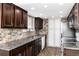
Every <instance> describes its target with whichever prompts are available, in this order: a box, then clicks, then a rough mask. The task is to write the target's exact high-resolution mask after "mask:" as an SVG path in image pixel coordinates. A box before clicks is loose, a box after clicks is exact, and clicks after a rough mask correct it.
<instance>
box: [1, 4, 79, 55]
mask: <svg viewBox="0 0 79 59" xmlns="http://www.w3.org/2000/svg"><path fill="white" fill-rule="evenodd" d="M32 6H33V7H32ZM42 6H44V7H42ZM54 6H56V7H54ZM35 7H36V8H37V11H38V12H37V11H36V10H35ZM51 7H53V8H51ZM62 7H63V10H64V13H63V12H62V11H60V10H61V9H62ZM78 7H79V4H78V3H66V4H57V3H54V4H40V3H39V4H18V3H0V56H43V55H44V56H75V55H79V51H78V50H79V49H78V47H79V44H78V43H79V42H78V34H79V33H78V26H79V25H78V22H79V20H78V12H79V10H78V9H79V8H78ZM57 8H58V9H57ZM38 9H39V10H38ZM40 9H41V10H42V12H41V13H39V12H40ZM34 10H35V11H34ZM45 10H46V11H45ZM49 11H50V12H49ZM57 11H60V12H59V13H60V14H63V16H62V15H60V14H58V12H57ZM43 12H44V13H47V14H45V16H43V14H42V13H43ZM51 12H52V13H51ZM54 12H55V13H56V14H55V13H54ZM38 14H40V16H39V15H38ZM52 14H53V15H54V16H51V15H52ZM59 15H60V17H58V16H59ZM51 17H52V18H51ZM51 25H52V26H51Z"/></svg>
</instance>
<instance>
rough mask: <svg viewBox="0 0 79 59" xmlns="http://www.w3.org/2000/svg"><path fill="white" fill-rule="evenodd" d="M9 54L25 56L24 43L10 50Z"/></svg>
mask: <svg viewBox="0 0 79 59" xmlns="http://www.w3.org/2000/svg"><path fill="white" fill-rule="evenodd" d="M10 56H25V45H24V46H21V47H17V48H15V49H13V50H12V51H10Z"/></svg>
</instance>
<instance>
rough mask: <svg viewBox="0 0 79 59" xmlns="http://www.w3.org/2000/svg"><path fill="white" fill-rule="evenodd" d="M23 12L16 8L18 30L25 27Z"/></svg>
mask: <svg viewBox="0 0 79 59" xmlns="http://www.w3.org/2000/svg"><path fill="white" fill-rule="evenodd" d="M22 22H23V21H22V10H21V9H20V8H19V7H15V26H14V27H16V28H20V27H22V26H23V24H22Z"/></svg>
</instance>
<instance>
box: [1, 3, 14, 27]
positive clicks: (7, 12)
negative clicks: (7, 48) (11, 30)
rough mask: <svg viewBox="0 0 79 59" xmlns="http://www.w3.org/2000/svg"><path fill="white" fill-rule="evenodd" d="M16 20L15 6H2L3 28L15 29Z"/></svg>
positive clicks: (5, 4)
mask: <svg viewBox="0 0 79 59" xmlns="http://www.w3.org/2000/svg"><path fill="white" fill-rule="evenodd" d="M13 20H14V6H13V4H7V3H4V4H2V19H1V27H2V28H7V27H13Z"/></svg>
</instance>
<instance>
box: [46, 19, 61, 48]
mask: <svg viewBox="0 0 79 59" xmlns="http://www.w3.org/2000/svg"><path fill="white" fill-rule="evenodd" d="M60 20H61V19H59V18H57V19H49V21H48V41H47V45H48V46H50V47H60V45H61V31H60V30H61V29H60V28H61V27H60V24H61V21H60Z"/></svg>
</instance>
